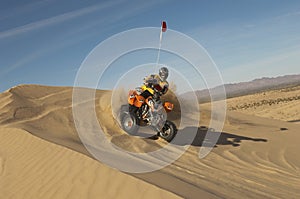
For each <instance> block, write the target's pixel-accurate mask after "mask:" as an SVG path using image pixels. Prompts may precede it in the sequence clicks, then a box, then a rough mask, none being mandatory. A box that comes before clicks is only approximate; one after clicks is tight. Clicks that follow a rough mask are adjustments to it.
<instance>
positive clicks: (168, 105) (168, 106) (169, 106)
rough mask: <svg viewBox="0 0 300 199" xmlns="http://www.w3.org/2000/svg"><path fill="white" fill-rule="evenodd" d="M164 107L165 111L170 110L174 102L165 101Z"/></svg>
mask: <svg viewBox="0 0 300 199" xmlns="http://www.w3.org/2000/svg"><path fill="white" fill-rule="evenodd" d="M164 108H165V110H166V112H170V111H172V110H173V108H174V104H172V103H171V102H165V103H164Z"/></svg>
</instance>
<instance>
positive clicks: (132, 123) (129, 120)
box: [121, 113, 139, 135]
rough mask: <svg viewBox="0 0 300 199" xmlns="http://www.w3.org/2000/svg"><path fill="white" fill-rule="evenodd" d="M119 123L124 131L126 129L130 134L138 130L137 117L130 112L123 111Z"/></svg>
mask: <svg viewBox="0 0 300 199" xmlns="http://www.w3.org/2000/svg"><path fill="white" fill-rule="evenodd" d="M121 118H122V119H121V124H122V128H123V130H124V131H126V132H127V133H128V134H130V135H136V133H137V132H138V130H139V126H138V124H137V118H136V117H135V116H134V115H133V114H130V113H124V115H123V116H122V117H121Z"/></svg>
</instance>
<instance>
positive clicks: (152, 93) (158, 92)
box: [141, 67, 169, 111]
mask: <svg viewBox="0 0 300 199" xmlns="http://www.w3.org/2000/svg"><path fill="white" fill-rule="evenodd" d="M168 76H169V70H168V68H167V67H161V68H160V69H159V72H158V74H154V75H149V76H147V77H145V78H144V84H143V86H141V90H142V92H141V96H143V97H144V98H145V99H146V103H147V104H148V105H149V106H150V108H151V110H152V111H154V102H153V99H152V98H153V97H156V98H159V97H160V96H162V95H164V94H166V93H167V91H168V89H169V83H168V82H167V78H168Z"/></svg>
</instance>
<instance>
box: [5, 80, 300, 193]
mask: <svg viewBox="0 0 300 199" xmlns="http://www.w3.org/2000/svg"><path fill="white" fill-rule="evenodd" d="M110 95H111V94H110V92H109V91H99V92H98V93H97V95H96V96H97V97H96V99H95V103H96V108H97V116H98V119H99V121H100V122H101V123H103V124H104V125H105V127H106V128H105V129H104V130H105V133H106V135H107V137H108V139H109V140H111V142H113V143H114V144H116V145H118V146H120V147H122V148H124V149H126V150H129V151H134V152H140V153H142V152H145V151H154V150H157V149H159V148H161V147H164V146H165V145H166V144H167V143H166V142H165V141H163V140H161V139H157V140H151V139H141V138H136V137H131V136H128V135H127V134H125V133H124V132H123V131H121V130H120V129H119V128H118V126H117V125H116V123H115V122H114V121H113V120H112V115H111V107H110ZM71 100H72V88H67V87H44V86H37V85H22V86H18V87H15V88H12V89H10V90H8V91H6V92H4V93H2V94H0V108H1V115H0V125H1V126H2V129H1V131H0V132H1V134H0V135H1V141H0V142H1V143H0V157H1V158H0V163H1V164H0V175H1V180H0V183H1V186H0V187H1V188H0V194H2V195H5V196H11V198H15V196H25V198H32V197H43V198H47V197H49V198H51V197H54V196H61V197H65V196H66V197H67V196H68V197H72V198H73V196H75V198H76V196H78V197H79V196H82V197H88V198H95V196H98V195H101V194H102V195H103V197H105V198H116V197H117V198H128V197H129V196H130V195H128V194H129V193H132V194H133V195H132V197H130V198H133V197H134V198H141V196H144V197H145V198H147V197H151V198H154V197H155V198H156V197H159V196H160V197H161V198H172V197H175V196H176V195H177V196H179V197H184V198H224V197H225V198H299V197H300V191H299V190H300V189H299V188H300V186H299V185H300V158H298V156H297V152H298V151H299V150H300V145H299V144H298V140H299V138H300V134H299V125H298V124H293V123H289V122H286V121H279V120H274V119H270V118H261V117H257V116H255V115H246V114H243V113H239V112H228V115H227V121H226V123H225V128H224V132H221V136H220V138H219V140H218V142H217V143H216V146H215V148H214V149H213V150H212V152H211V153H210V154H209V155H208V156H207V157H205V158H204V159H199V158H198V152H199V148H200V147H201V146H202V141H203V139H204V137H205V134H206V129H205V128H200V127H199V126H206V125H207V124H208V123H209V118H210V117H209V115H210V111H209V106H208V105H203V106H202V108H201V122H200V124H199V126H188V127H185V128H184V129H180V131H179V133H178V137H179V138H181V139H179V141H178V142H176V143H175V144H176V145H179V146H181V145H185V143H186V140H184V139H185V135H186V134H189V132H190V130H191V129H195V130H197V136H196V139H195V140H194V141H193V143H192V146H191V147H190V148H189V149H188V150H187V151H186V153H185V154H184V155H183V156H181V157H180V158H179V159H178V160H177V161H175V162H174V163H173V164H171V165H169V166H167V167H165V168H164V169H162V170H159V171H155V172H151V173H145V174H124V173H122V172H118V171H116V170H114V169H111V168H109V167H107V166H105V165H103V164H102V163H99V162H98V161H96V160H94V159H91V158H88V157H87V156H89V157H92V156H91V155H90V154H89V153H88V152H87V150H86V149H85V148H84V146H83V145H82V143H81V141H80V139H79V137H78V135H77V132H76V129H75V126H74V122H73V117H72V107H71ZM298 101H299V100H298ZM297 107H299V104H297ZM21 129H22V130H21ZM29 133H30V134H29ZM31 134H32V135H31ZM40 138H42V139H43V140H42V139H40ZM77 152H79V153H77ZM82 154H84V155H82ZM9 157H13V158H9ZM58 162H59V164H58ZM18 165H21V166H18ZM23 165H25V168H26V171H25V170H22V169H21V168H22V166H23ZM26 165H27V166H26ZM48 171H49V172H48ZM66 171H68V172H66ZM14 172H17V174H18V175H16V174H14ZM95 173H96V174H95ZM43 175H44V177H43ZM44 179H45V180H44ZM146 182H147V183H146ZM27 183H29V184H28V186H27ZM124 184H126V186H127V188H123V187H122V185H124ZM17 187H20V189H17ZM158 187H159V188H160V189H159V188H158ZM126 190H127V191H126ZM142 190H143V191H142ZM10 192H13V194H11V193H10ZM171 192H172V193H171ZM26 194H27V195H26ZM39 194H40V195H39ZM55 194H57V195H55ZM114 194H115V195H114ZM174 194H176V195H174ZM82 197H79V198H82Z"/></svg>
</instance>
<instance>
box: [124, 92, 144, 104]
mask: <svg viewBox="0 0 300 199" xmlns="http://www.w3.org/2000/svg"><path fill="white" fill-rule="evenodd" d="M144 102H145V98H144V97H143V96H140V95H138V94H137V93H136V91H133V90H131V91H129V94H128V104H130V105H134V106H135V107H138V108H140V107H141V106H142V105H143V103H144Z"/></svg>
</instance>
